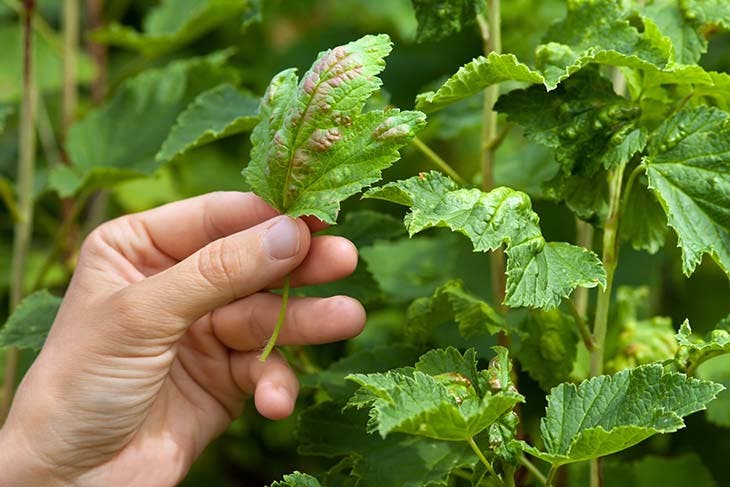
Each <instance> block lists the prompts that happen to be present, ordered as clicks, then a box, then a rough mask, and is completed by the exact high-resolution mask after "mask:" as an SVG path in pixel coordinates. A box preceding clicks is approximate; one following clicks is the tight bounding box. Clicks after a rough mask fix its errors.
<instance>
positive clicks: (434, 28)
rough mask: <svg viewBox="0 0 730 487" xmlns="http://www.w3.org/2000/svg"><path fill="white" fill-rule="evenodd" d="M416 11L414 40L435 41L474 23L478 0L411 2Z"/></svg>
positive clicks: (425, 0) (416, 0)
mask: <svg viewBox="0 0 730 487" xmlns="http://www.w3.org/2000/svg"><path fill="white" fill-rule="evenodd" d="M411 2H412V3H413V9H414V10H415V11H416V20H418V31H417V32H416V40H417V41H419V42H421V41H435V40H439V39H442V38H444V37H447V36H449V35H451V34H455V33H457V32H460V31H461V30H462V29H463V27H464V26H465V25H467V24H470V23H474V19H475V18H476V14H477V12H478V10H479V9H478V5H479V4H480V0H411Z"/></svg>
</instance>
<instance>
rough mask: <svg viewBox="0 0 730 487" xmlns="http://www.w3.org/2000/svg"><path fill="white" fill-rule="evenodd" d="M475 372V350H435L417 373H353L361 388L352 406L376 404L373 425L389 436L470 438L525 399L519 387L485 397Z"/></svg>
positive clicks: (373, 412) (381, 433)
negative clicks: (464, 351) (479, 387)
mask: <svg viewBox="0 0 730 487" xmlns="http://www.w3.org/2000/svg"><path fill="white" fill-rule="evenodd" d="M454 353H456V355H458V357H456V358H455V357H454ZM423 371H426V372H427V373H426V372H423ZM436 372H437V374H436V375H430V374H431V373H436ZM475 372H476V353H475V352H474V351H473V350H471V351H469V352H467V353H466V354H465V355H463V356H461V355H460V354H459V353H458V352H456V351H455V350H454V349H451V350H446V351H440V350H437V351H432V352H429V353H428V354H426V355H424V356H423V357H422V358H421V360H420V361H419V363H418V364H417V365H416V369H415V370H414V371H413V372H412V373H405V372H398V371H389V372H386V373H384V374H383V373H378V374H352V375H349V376H347V379H349V380H352V381H354V382H356V383H357V384H360V386H361V388H360V390H359V391H358V393H357V394H356V395H355V396H354V397H353V399H351V401H350V404H351V405H355V406H357V407H369V408H370V422H369V428H370V429H371V430H372V431H378V432H379V433H380V435H381V436H382V437H383V438H385V437H387V436H388V435H389V434H390V433H395V432H402V433H408V434H412V435H418V436H425V437H428V438H433V439H438V440H447V441H464V440H467V439H469V438H471V437H473V436H474V435H476V434H478V433H480V432H482V431H484V430H485V429H486V428H487V427H489V425H491V424H492V423H494V422H495V421H497V420H498V419H499V418H500V417H501V416H502V415H503V414H504V413H505V412H507V411H509V410H511V409H512V408H513V407H514V406H515V405H516V404H517V403H518V402H522V401H524V398H523V397H522V396H521V395H520V394H518V393H517V392H515V391H513V390H505V391H501V392H497V393H492V392H490V391H484V392H483V395H482V396H480V395H479V394H478V390H477V388H476V387H475V383H474V382H473V379H472V380H470V379H469V377H468V376H467V375H465V373H469V374H470V375H473V374H474V373H475ZM477 384H478V383H477Z"/></svg>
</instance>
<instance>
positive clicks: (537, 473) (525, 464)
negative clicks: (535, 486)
mask: <svg viewBox="0 0 730 487" xmlns="http://www.w3.org/2000/svg"><path fill="white" fill-rule="evenodd" d="M519 462H520V463H521V464H522V466H523V467H525V468H526V469H527V470H529V471H530V473H531V474H532V475H534V476H535V478H536V479H537V480H538V482H540V483H541V484H542V485H546V484H547V478H546V477H545V475H544V474H543V473H542V472H541V471H540V469H539V468H537V466H536V465H535V464H534V463H532V462H531V461H529V460H528V459H527V457H525V455H520V458H519Z"/></svg>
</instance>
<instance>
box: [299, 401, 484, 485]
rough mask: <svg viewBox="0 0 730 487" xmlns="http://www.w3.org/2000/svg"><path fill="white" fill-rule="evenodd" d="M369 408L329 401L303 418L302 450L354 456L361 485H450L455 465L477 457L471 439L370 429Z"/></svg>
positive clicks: (305, 452)
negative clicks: (382, 434) (382, 432)
mask: <svg viewBox="0 0 730 487" xmlns="http://www.w3.org/2000/svg"><path fill="white" fill-rule="evenodd" d="M366 421H367V413H365V412H364V411H357V410H355V409H353V408H348V409H346V410H344V411H342V406H341V405H340V404H337V403H334V402H325V403H321V404H319V405H317V406H314V407H312V408H309V409H307V410H305V411H304V412H303V413H302V414H301V415H300V417H299V428H298V431H299V433H298V436H299V439H300V447H299V452H300V453H302V454H304V455H321V456H327V457H338V456H345V455H346V456H348V457H350V458H351V459H352V461H353V463H354V465H353V468H352V473H351V475H352V476H354V477H356V478H358V480H359V482H358V486H360V487H423V486H429V487H436V486H439V487H440V486H443V487H446V485H447V479H448V476H449V474H450V473H451V471H452V470H453V469H455V468H458V467H461V466H466V465H473V464H474V463H475V462H476V461H477V460H476V458H475V457H474V454H473V453H472V451H471V449H470V448H469V446H468V445H467V444H466V443H465V442H458V443H457V442H452V441H439V440H433V439H430V438H424V437H419V436H411V435H405V434H402V433H393V434H391V435H389V436H388V438H386V439H381V438H380V437H379V436H375V435H370V434H367V433H366V432H365V423H366Z"/></svg>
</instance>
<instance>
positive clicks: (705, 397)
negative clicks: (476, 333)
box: [521, 364, 724, 465]
mask: <svg viewBox="0 0 730 487" xmlns="http://www.w3.org/2000/svg"><path fill="white" fill-rule="evenodd" d="M723 389H724V388H723V386H721V385H720V384H715V383H713V382H708V381H703V380H699V379H693V378H690V377H687V376H686V375H684V374H680V373H677V372H665V371H664V369H663V368H662V366H661V365H658V364H651V365H642V366H641V367H637V368H634V369H627V370H623V371H621V372H618V373H617V374H615V375H613V376H608V375H602V376H598V377H593V378H591V379H589V380H586V381H584V382H581V383H580V384H578V385H574V384H560V385H559V386H558V387H556V388H554V389H553V390H552V391H551V393H550V395H549V396H548V406H547V412H546V416H545V417H544V418H543V419H542V421H541V422H540V433H541V436H542V440H543V443H544V445H545V446H544V448H545V450H544V451H540V450H538V449H537V448H534V447H532V446H530V445H527V444H526V443H524V442H521V445H522V448H523V449H524V450H525V451H526V452H528V453H530V454H531V455H534V456H536V457H538V458H541V459H543V460H545V461H547V462H549V463H552V464H553V465H563V464H566V463H572V462H579V461H584V460H589V459H591V458H597V457H600V456H605V455H610V454H611V453H615V452H618V451H621V450H624V449H626V448H629V447H631V446H633V445H635V444H637V443H639V442H640V441H643V440H645V439H647V438H649V437H650V436H652V435H654V434H657V433H671V432H674V431H677V430H678V429H681V428H683V427H684V421H682V418H683V417H685V416H687V415H689V414H692V413H694V412H696V411H700V410H702V409H704V408H705V407H706V405H707V403H708V402H710V401H711V400H712V399H714V398H715V396H716V395H717V393H718V392H720V391H721V390H723Z"/></svg>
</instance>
